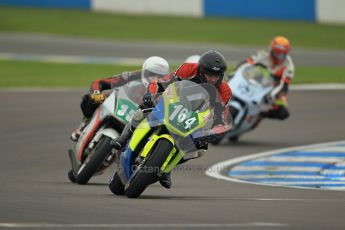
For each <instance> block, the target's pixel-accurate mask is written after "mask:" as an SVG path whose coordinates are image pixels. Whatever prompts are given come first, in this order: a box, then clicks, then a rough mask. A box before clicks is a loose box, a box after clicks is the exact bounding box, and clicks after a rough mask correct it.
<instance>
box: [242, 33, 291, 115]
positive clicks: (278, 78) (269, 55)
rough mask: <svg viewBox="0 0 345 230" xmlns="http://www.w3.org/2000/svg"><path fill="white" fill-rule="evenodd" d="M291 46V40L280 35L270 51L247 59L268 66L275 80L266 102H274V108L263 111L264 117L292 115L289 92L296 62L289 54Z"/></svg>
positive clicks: (271, 45) (251, 62)
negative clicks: (289, 107)
mask: <svg viewBox="0 0 345 230" xmlns="http://www.w3.org/2000/svg"><path fill="white" fill-rule="evenodd" d="M290 48H291V45H290V42H289V40H288V39H287V38H285V37H282V36H278V37H275V38H274V39H273V40H272V42H271V44H270V48H269V52H266V51H259V52H258V53H257V54H255V55H252V56H251V57H249V58H248V59H247V60H246V62H247V63H249V64H253V65H263V66H264V67H266V68H267V69H268V71H269V72H270V74H271V76H272V77H273V80H274V88H273V90H272V92H271V93H270V94H269V95H267V96H266V102H267V103H269V104H272V108H271V109H270V110H268V111H266V112H262V113H261V117H262V118H272V119H279V120H284V119H286V118H288V117H289V115H290V113H289V110H288V101H287V93H288V89H289V85H290V83H291V81H292V78H293V76H294V72H295V67H294V64H293V62H292V59H291V57H290V56H289V52H290Z"/></svg>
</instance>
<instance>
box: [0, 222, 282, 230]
mask: <svg viewBox="0 0 345 230" xmlns="http://www.w3.org/2000/svg"><path fill="white" fill-rule="evenodd" d="M1 227H5V228H34V229H38V228H81V229H84V228H120V229H122V228H183V229H185V228H238V227H274V228H276V227H288V225H286V224H282V223H266V222H253V223H232V224H52V223H0V228H1Z"/></svg>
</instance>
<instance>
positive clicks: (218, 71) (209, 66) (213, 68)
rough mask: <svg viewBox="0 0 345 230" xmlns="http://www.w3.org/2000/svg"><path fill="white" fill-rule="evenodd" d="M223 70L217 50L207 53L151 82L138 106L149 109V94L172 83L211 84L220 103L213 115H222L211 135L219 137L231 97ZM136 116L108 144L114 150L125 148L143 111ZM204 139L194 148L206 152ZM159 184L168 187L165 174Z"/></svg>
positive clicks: (222, 63)
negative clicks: (218, 96) (186, 81)
mask: <svg viewBox="0 0 345 230" xmlns="http://www.w3.org/2000/svg"><path fill="white" fill-rule="evenodd" d="M226 70H227V63H226V61H225V58H224V57H223V55H222V54H220V53H219V52H217V51H214V50H210V51H208V52H206V53H204V54H203V55H201V56H200V59H199V60H198V62H196V63H195V62H194V63H193V62H192V63H184V64H182V65H181V66H180V67H179V68H178V69H177V70H175V71H174V72H172V73H170V74H169V75H167V76H166V77H164V78H162V79H160V80H157V81H153V82H151V83H150V85H149V87H148V92H147V93H146V95H145V96H144V97H143V102H144V103H143V105H142V107H152V106H153V102H152V97H151V95H156V94H157V93H160V92H163V91H164V90H165V88H166V87H167V86H168V85H169V84H170V83H171V82H172V81H178V80H190V81H193V82H195V83H198V84H201V83H209V84H212V85H214V86H215V87H216V88H217V89H218V93H219V95H220V99H221V101H220V102H218V103H215V106H214V110H215V111H220V112H219V113H217V112H216V113H215V114H222V117H218V119H216V123H217V124H218V125H217V126H216V127H214V128H213V132H214V134H215V135H221V134H223V133H224V132H226V131H228V130H229V129H230V126H231V125H230V124H229V123H228V111H229V102H230V99H231V96H232V91H231V89H230V87H229V86H228V84H227V83H226V82H225V81H223V77H224V74H225V71H226ZM136 114H137V115H134V118H133V119H132V121H131V123H130V124H128V125H126V127H125V129H124V131H123V133H122V134H121V136H119V137H117V138H116V139H114V140H113V141H112V144H113V145H114V148H116V149H119V150H120V149H122V148H124V147H125V145H126V143H127V141H128V140H129V139H130V137H131V136H132V133H133V131H134V129H135V127H136V126H137V125H138V124H139V123H140V121H141V120H142V119H143V118H144V115H143V112H142V111H141V110H138V111H137V112H136ZM208 142H209V139H208V138H203V139H202V140H200V141H198V142H197V143H196V147H197V149H199V150H200V149H201V150H204V151H206V150H207V148H208ZM160 183H161V185H163V186H164V187H165V188H170V187H171V178H170V173H169V174H163V175H162V177H161V178H160Z"/></svg>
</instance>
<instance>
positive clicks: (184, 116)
mask: <svg viewBox="0 0 345 230" xmlns="http://www.w3.org/2000/svg"><path fill="white" fill-rule="evenodd" d="M169 114H170V116H169V122H170V123H171V124H172V125H173V126H174V127H175V128H177V129H178V130H180V131H182V132H188V131H189V130H191V129H193V128H195V127H196V126H198V124H199V121H198V114H197V113H196V112H193V111H190V110H188V108H185V107H184V106H183V105H181V104H179V103H174V104H170V105H169Z"/></svg>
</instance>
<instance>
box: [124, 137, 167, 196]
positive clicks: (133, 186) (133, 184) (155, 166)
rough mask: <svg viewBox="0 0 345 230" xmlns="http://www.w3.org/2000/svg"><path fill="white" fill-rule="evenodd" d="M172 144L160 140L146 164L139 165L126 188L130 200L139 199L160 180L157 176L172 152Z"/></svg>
mask: <svg viewBox="0 0 345 230" xmlns="http://www.w3.org/2000/svg"><path fill="white" fill-rule="evenodd" d="M172 147H173V146H172V144H171V142H170V141H168V140H166V139H161V140H159V143H158V144H157V146H156V148H155V149H154V150H153V151H152V152H151V153H150V155H149V156H148V159H147V160H146V162H145V163H144V164H142V165H139V166H138V168H137V169H136V170H135V172H134V173H133V175H132V178H131V180H130V181H129V182H128V183H127V185H126V187H125V194H126V196H127V197H129V198H137V197H138V196H140V194H141V193H143V192H144V190H145V189H146V188H147V186H149V185H150V184H152V183H154V182H156V181H157V180H158V176H157V174H158V173H160V168H161V167H162V165H163V163H164V162H165V160H166V159H167V157H168V156H169V153H170V151H171V150H172Z"/></svg>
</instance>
